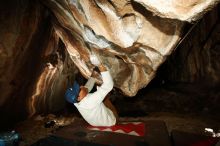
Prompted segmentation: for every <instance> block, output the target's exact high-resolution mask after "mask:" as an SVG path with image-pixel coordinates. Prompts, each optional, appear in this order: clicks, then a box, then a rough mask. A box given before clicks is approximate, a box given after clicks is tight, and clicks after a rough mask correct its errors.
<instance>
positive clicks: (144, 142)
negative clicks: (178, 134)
mask: <svg viewBox="0 0 220 146" xmlns="http://www.w3.org/2000/svg"><path fill="white" fill-rule="evenodd" d="M135 124H136V125H135ZM106 129H108V130H106ZM117 131H119V132H117ZM131 131H133V132H131ZM134 131H135V132H134ZM126 132H127V133H126ZM131 133H136V134H137V133H139V134H138V135H135V134H134V135H132V134H131ZM53 135H54V136H56V137H61V138H65V139H68V140H70V141H75V142H86V143H90V142H91V143H95V144H101V145H111V146H122V145H124V146H171V141H170V138H169V135H168V132H167V128H166V125H165V123H164V122H163V121H153V120H151V121H141V122H140V121H138V122H137V121H129V122H128V121H126V122H125V121H123V122H120V123H118V124H117V125H116V126H114V127H93V126H90V125H89V124H88V123H86V122H85V121H84V120H75V121H74V122H73V123H72V124H71V125H69V126H66V127H64V128H62V129H60V130H58V131H57V132H55V133H54V134H53Z"/></svg>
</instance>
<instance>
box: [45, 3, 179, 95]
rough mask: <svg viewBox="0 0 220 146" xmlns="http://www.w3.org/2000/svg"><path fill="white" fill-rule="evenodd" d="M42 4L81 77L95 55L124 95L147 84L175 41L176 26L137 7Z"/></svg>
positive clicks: (119, 4) (176, 40) (104, 4)
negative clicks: (107, 69) (50, 15)
mask: <svg viewBox="0 0 220 146" xmlns="http://www.w3.org/2000/svg"><path fill="white" fill-rule="evenodd" d="M42 2H44V3H45V4H46V5H47V6H48V7H49V9H51V10H52V12H53V13H54V15H55V17H56V19H54V21H53V22H54V25H55V30H56V33H57V34H58V36H59V37H60V38H61V39H62V41H63V42H64V44H65V46H66V48H67V50H68V52H69V54H70V56H71V58H72V60H73V62H74V63H75V64H76V66H77V67H78V68H79V70H80V71H81V73H82V74H83V75H84V77H86V78H88V77H89V76H90V74H91V70H92V69H93V67H94V66H92V65H91V63H90V61H89V59H88V58H89V54H91V53H92V52H95V53H96V54H97V55H98V56H99V58H100V59H101V60H102V61H103V62H104V63H105V64H106V65H107V66H108V68H109V69H110V71H111V74H112V76H113V78H114V82H115V87H117V88H119V89H121V90H122V91H123V93H124V94H125V95H128V96H134V95H136V93H137V92H138V90H139V89H141V88H143V87H145V86H146V85H147V84H148V83H149V82H150V81H151V80H152V78H153V77H154V75H155V73H156V70H157V68H158V66H159V65H160V64H161V63H162V62H163V61H164V60H165V59H166V56H167V55H169V54H170V53H171V52H172V49H173V48H174V47H175V45H176V43H177V42H178V40H179V38H180V30H181V29H182V23H181V22H178V21H170V20H167V19H162V18H159V17H157V16H154V15H152V13H150V12H149V11H147V10H146V9H144V8H143V6H141V5H139V4H138V3H132V2H131V3H130V2H127V1H101V0H91V1H87V0H81V1H62V0H55V1H54V0H53V1H52V0H46V1H42ZM56 20H57V21H56ZM97 79H99V77H98V76H97ZM98 82H101V80H100V79H99V80H98Z"/></svg>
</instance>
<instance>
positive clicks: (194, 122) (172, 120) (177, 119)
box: [16, 112, 220, 146]
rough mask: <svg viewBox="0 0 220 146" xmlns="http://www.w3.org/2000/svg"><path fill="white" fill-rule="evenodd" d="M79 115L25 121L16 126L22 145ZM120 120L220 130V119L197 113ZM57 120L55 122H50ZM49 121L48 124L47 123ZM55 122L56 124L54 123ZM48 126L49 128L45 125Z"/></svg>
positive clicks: (202, 131)
mask: <svg viewBox="0 0 220 146" xmlns="http://www.w3.org/2000/svg"><path fill="white" fill-rule="evenodd" d="M77 118H79V117H75V115H68V116H55V115H47V116H36V117H34V118H32V119H29V120H26V121H23V122H21V123H19V124H17V126H16V131H18V132H19V133H20V135H21V137H22V140H21V142H20V145H21V146H29V145H31V144H33V143H34V142H36V141H37V140H39V139H41V138H44V137H46V136H48V135H50V134H52V133H53V132H55V131H57V130H59V129H60V128H62V127H64V126H66V125H69V124H70V123H71V122H73V121H74V120H76V119H77ZM119 120H120V121H143V120H162V121H165V123H166V126H167V129H168V132H169V133H170V132H171V131H172V130H180V131H184V132H190V133H195V134H205V135H208V133H206V132H205V128H212V129H214V130H215V131H216V132H217V131H218V130H220V123H219V121H216V120H213V119H212V118H211V116H210V117H207V116H206V117H203V116H196V115H181V114H172V113H165V112H163V113H162V112H160V113H151V114H149V115H147V116H145V117H136V118H131V117H122V118H120V119H119ZM51 121H55V123H52V124H51V123H50V122H51ZM46 123H47V124H46ZM53 124H54V125H53ZM45 126H47V128H46V127H45Z"/></svg>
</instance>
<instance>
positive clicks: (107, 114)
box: [65, 54, 118, 126]
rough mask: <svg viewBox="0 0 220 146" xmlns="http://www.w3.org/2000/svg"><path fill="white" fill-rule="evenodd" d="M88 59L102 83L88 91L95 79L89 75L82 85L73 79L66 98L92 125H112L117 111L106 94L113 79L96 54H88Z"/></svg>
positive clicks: (111, 86)
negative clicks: (97, 72) (95, 88)
mask: <svg viewBox="0 0 220 146" xmlns="http://www.w3.org/2000/svg"><path fill="white" fill-rule="evenodd" d="M90 61H91V63H92V64H93V65H95V66H97V67H98V69H99V71H100V73H101V76H102V80H103V83H102V85H101V86H100V87H97V90H96V91H95V92H93V93H89V92H90V91H91V90H92V88H93V85H94V84H95V79H94V78H93V77H90V78H89V79H88V81H87V83H86V84H85V85H84V86H79V84H78V83H77V82H76V81H75V82H74V85H73V87H72V88H68V89H67V91H66V94H65V95H66V100H67V101H68V102H70V103H73V104H74V105H75V106H76V108H77V109H78V111H79V112H80V114H81V115H82V117H83V118H84V119H85V120H86V121H87V122H88V123H89V124H90V125H92V126H113V125H115V124H116V120H117V117H118V115H117V112H116V109H115V107H114V106H113V105H112V103H111V101H110V100H109V98H108V96H107V94H108V93H109V92H110V91H111V90H112V89H113V84H114V83H113V80H112V77H111V74H110V72H109V71H108V70H107V68H106V67H105V66H104V65H103V64H102V63H101V62H100V60H99V59H98V58H97V56H96V55H94V54H93V55H91V56H90Z"/></svg>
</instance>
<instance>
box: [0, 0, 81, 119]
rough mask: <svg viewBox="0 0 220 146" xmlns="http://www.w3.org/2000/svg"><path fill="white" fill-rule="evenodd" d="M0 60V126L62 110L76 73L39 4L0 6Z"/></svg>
mask: <svg viewBox="0 0 220 146" xmlns="http://www.w3.org/2000/svg"><path fill="white" fill-rule="evenodd" d="M0 60H1V61H0V91H1V94H0V114H1V115H2V117H1V122H5V123H10V122H14V120H16V119H21V117H27V116H28V115H33V114H35V113H39V112H44V113H45V112H49V111H50V112H51V111H54V110H55V111H56V110H58V109H61V108H63V106H64V104H65V101H64V100H63V94H64V91H65V89H66V87H67V84H68V83H67V79H69V78H73V77H74V72H77V70H76V69H75V66H74V65H73V63H72V61H70V59H69V57H68V54H67V52H66V50H65V47H64V45H63V43H62V42H61V41H60V39H59V37H58V36H57V35H56V33H55V30H54V29H53V27H52V24H51V17H50V14H49V11H48V10H47V9H46V8H45V7H44V6H43V5H42V4H40V3H39V1H37V0H23V1H20V0H9V1H5V2H4V3H1V5H0ZM64 62H65V64H64ZM67 66H68V67H67ZM72 80H73V79H72ZM3 115H4V116H3Z"/></svg>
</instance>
